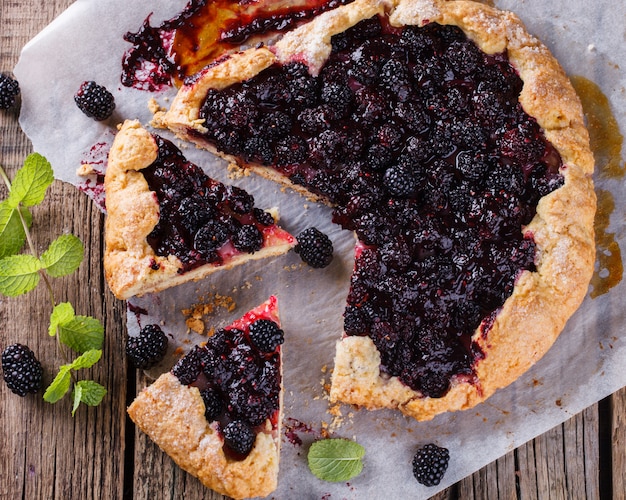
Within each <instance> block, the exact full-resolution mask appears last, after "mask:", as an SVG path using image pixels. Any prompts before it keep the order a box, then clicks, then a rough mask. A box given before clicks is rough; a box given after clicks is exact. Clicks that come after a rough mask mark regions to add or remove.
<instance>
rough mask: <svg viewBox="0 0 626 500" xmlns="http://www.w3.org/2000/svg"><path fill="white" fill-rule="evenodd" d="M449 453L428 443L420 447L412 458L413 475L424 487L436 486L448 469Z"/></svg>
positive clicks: (445, 449)
mask: <svg viewBox="0 0 626 500" xmlns="http://www.w3.org/2000/svg"><path fill="white" fill-rule="evenodd" d="M449 461H450V452H449V451H448V449H447V448H441V447H439V446H437V445H436V444H433V443H429V444H427V445H424V446H422V447H421V448H420V449H419V450H417V453H416V454H415V456H414V457H413V475H414V476H415V479H417V481H418V482H419V483H421V484H423V485H424V486H436V485H438V484H439V483H440V482H441V479H442V478H443V475H444V474H445V472H446V469H447V468H448V462H449Z"/></svg>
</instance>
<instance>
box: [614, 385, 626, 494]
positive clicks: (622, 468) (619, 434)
mask: <svg viewBox="0 0 626 500" xmlns="http://www.w3.org/2000/svg"><path fill="white" fill-rule="evenodd" d="M610 402H611V436H612V439H611V453H612V454H611V465H612V479H613V499H614V500H624V499H625V498H626V388H624V389H621V390H619V391H617V392H616V393H615V394H613V395H612V396H611V398H610Z"/></svg>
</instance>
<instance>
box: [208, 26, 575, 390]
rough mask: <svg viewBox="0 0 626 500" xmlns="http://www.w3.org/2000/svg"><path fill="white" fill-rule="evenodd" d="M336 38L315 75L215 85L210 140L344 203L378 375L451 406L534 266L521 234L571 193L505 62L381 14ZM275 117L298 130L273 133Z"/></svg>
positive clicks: (280, 71)
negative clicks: (456, 384)
mask: <svg viewBox="0 0 626 500" xmlns="http://www.w3.org/2000/svg"><path fill="white" fill-rule="evenodd" d="M331 43H332V52H331V54H330V56H329V58H328V60H327V62H326V63H325V65H324V66H323V67H322V68H321V70H320V72H319V75H317V76H315V77H313V76H307V75H306V74H305V73H304V72H303V65H302V64H301V63H288V64H285V65H278V64H276V65H273V66H271V67H270V68H268V69H266V70H264V71H263V72H261V73H259V74H258V75H257V76H255V77H253V78H251V79H250V80H247V81H245V82H242V83H239V84H235V85H232V86H230V87H227V88H225V89H223V90H221V91H214V90H212V91H210V92H209V93H208V95H207V99H206V101H205V102H204V104H203V106H202V107H201V110H200V114H201V118H203V119H205V120H206V126H207V128H208V129H209V132H208V133H207V134H206V135H205V136H204V139H205V140H207V141H209V142H212V143H213V144H215V145H216V147H217V148H218V149H221V150H222V151H224V152H226V153H229V154H234V155H239V156H242V157H243V158H249V159H252V161H257V162H258V163H260V164H263V165H271V166H272V168H274V169H276V170H277V171H278V172H280V173H281V174H283V175H285V176H286V177H288V178H289V179H290V181H291V182H293V183H296V184H300V185H302V186H304V187H305V188H306V189H307V190H309V191H311V192H313V193H315V194H318V195H320V196H322V197H324V198H325V199H326V200H328V201H329V202H331V203H332V204H333V205H334V212H333V221H334V222H336V223H337V224H340V225H341V227H343V228H345V229H349V230H352V231H355V232H356V234H357V236H358V239H359V245H358V247H357V250H356V258H355V270H354V274H353V276H352V280H351V289H350V293H349V296H348V303H347V307H346V311H345V315H344V317H345V325H344V326H345V331H346V333H347V334H348V335H363V336H368V337H370V338H371V339H372V341H373V343H374V344H375V345H376V347H377V348H378V350H379V352H380V355H381V369H382V371H383V372H385V373H387V374H388V375H390V376H396V377H398V378H399V379H400V380H401V381H402V382H403V383H405V384H406V385H408V386H409V387H411V388H412V389H414V390H416V391H419V392H420V393H421V394H423V395H424V396H430V397H441V396H443V395H445V394H446V393H447V391H448V389H449V388H450V385H451V383H452V381H454V380H456V379H461V380H469V381H471V380H472V378H473V376H474V364H475V362H476V360H478V359H481V357H482V356H483V353H482V352H481V350H480V348H479V347H478V345H477V343H476V339H475V337H474V335H475V333H476V332H479V334H482V335H488V331H489V327H490V325H491V324H492V319H491V318H493V317H494V314H496V313H497V311H498V309H499V308H500V307H502V305H503V304H504V302H505V300H506V299H507V298H508V297H509V296H510V295H511V293H512V291H513V288H514V286H515V281H516V279H517V278H518V276H519V275H520V273H522V272H524V271H530V272H532V271H534V270H535V263H534V260H535V243H534V241H533V239H532V236H531V235H527V234H525V231H524V229H525V226H526V225H528V224H529V222H530V221H531V220H532V218H533V217H534V215H535V212H536V207H537V203H538V201H539V199H540V198H541V197H543V196H546V195H547V194H549V193H551V192H552V191H554V190H555V189H558V188H559V187H560V186H561V185H562V184H563V182H564V179H563V177H562V175H561V174H560V168H561V167H562V162H561V158H560V156H559V154H558V152H557V151H556V149H555V148H554V147H553V146H552V145H551V144H550V143H549V142H547V140H546V139H545V136H544V134H543V131H542V130H541V127H540V126H539V125H538V124H537V122H536V120H535V119H534V118H532V117H530V116H529V115H528V114H526V113H525V111H524V110H523V108H522V107H521V105H520V103H519V100H518V96H519V93H520V91H521V89H522V86H523V82H522V81H521V79H520V78H519V75H518V74H517V72H516V70H515V68H514V67H513V66H512V65H511V64H510V63H509V61H508V59H507V56H506V54H505V53H502V54H492V55H487V54H485V53H483V52H482V51H480V50H479V48H478V47H477V46H476V45H475V44H474V43H473V42H472V41H471V40H469V39H468V38H467V37H466V35H465V34H464V33H463V32H462V30H461V29H459V28H457V27H455V26H443V25H438V24H435V23H431V24H427V25H426V26H424V27H415V26H407V27H404V28H395V27H392V26H390V25H389V23H388V21H387V20H386V19H385V18H383V17H378V16H377V17H374V18H372V19H369V20H366V21H362V22H361V23H358V24H357V25H355V26H354V27H352V28H350V29H348V30H347V31H345V32H343V33H341V34H338V35H336V36H334V37H332V39H331ZM242 109H243V110H245V120H244V119H240V118H238V115H239V113H242V115H243V111H241V110H242ZM270 111H271V112H272V113H281V116H283V115H286V117H287V118H288V119H287V118H285V117H282V118H281V120H282V121H281V123H283V126H284V127H285V129H286V127H287V123H288V122H290V123H291V128H290V129H289V131H287V132H284V133H282V134H281V135H280V136H278V135H277V136H274V135H272V134H269V135H267V134H264V133H263V127H262V123H263V120H264V117H265V116H266V114H267V113H268V112H270ZM233 115H234V118H233ZM281 130H282V129H281ZM261 139H262V140H261ZM255 142H256V143H258V144H262V149H259V150H257V151H255V150H254V148H251V145H252V144H254V143H255ZM285 144H287V147H286V146H285ZM289 144H291V145H292V146H289ZM244 145H245V146H244ZM285 152H293V153H294V154H293V155H285ZM255 158H256V159H257V160H255ZM259 158H260V160H258V159H259ZM270 158H272V160H271V161H270ZM298 242H299V246H297V247H296V251H299V252H300V254H301V255H307V256H308V255H309V254H308V252H309V250H304V247H305V245H304V243H305V242H306V238H303V237H299V238H298ZM310 255H311V259H310V260H311V262H314V263H320V264H321V263H326V256H327V254H326V253H325V252H324V251H321V252H318V251H317V250H315V249H313V250H312V251H311V253H310ZM305 260H306V259H305ZM481 325H482V326H481Z"/></svg>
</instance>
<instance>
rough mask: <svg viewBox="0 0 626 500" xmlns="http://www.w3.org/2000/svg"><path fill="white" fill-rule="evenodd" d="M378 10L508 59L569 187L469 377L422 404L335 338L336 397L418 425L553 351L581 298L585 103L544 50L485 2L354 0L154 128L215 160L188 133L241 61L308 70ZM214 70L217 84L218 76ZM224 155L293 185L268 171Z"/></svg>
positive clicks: (556, 197)
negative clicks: (451, 32)
mask: <svg viewBox="0 0 626 500" xmlns="http://www.w3.org/2000/svg"><path fill="white" fill-rule="evenodd" d="M382 12H386V13H388V15H389V19H390V22H391V24H392V25H395V26H401V25H419V26H421V25H425V24H428V23H430V22H437V23H440V24H452V25H456V26H458V27H460V28H461V29H462V30H463V31H464V32H465V33H466V34H467V35H468V36H469V37H470V38H471V39H472V40H473V41H474V42H475V43H476V44H477V45H478V46H479V47H480V48H481V49H482V50H483V51H484V52H486V53H490V54H493V53H497V52H503V51H506V52H507V54H508V57H509V60H510V62H511V64H512V65H513V66H514V67H515V68H516V69H517V71H518V72H519V75H520V77H521V79H522V81H523V83H524V85H523V89H522V91H521V94H520V97H519V99H520V103H521V104H522V106H523V108H524V110H525V111H526V112H527V113H528V114H529V115H531V116H532V117H534V118H535V119H536V120H537V122H538V123H539V125H540V126H541V127H542V129H543V131H544V132H545V135H546V138H547V139H548V140H549V141H550V142H551V143H552V144H553V145H554V147H555V148H556V149H557V150H558V152H559V153H560V155H561V158H562V160H563V165H564V166H563V168H562V171H561V173H562V175H563V177H564V185H563V186H562V187H561V188H559V189H558V190H556V191H554V192H552V193H550V194H549V195H547V196H545V197H544V198H542V199H541V200H540V202H539V205H538V207H537V213H536V216H535V218H534V219H533V220H532V221H531V223H530V224H529V225H528V226H527V227H526V228H524V232H525V233H526V234H528V235H532V237H533V239H534V241H535V243H536V247H537V255H536V268H537V271H536V272H528V271H525V272H523V273H522V274H521V275H520V276H519V277H518V279H517V281H516V285H515V289H514V291H513V294H512V295H511V296H510V297H509V298H508V299H507V301H506V302H505V303H504V305H503V307H502V308H501V310H500V311H499V312H498V314H497V316H496V318H495V320H494V321H493V325H492V326H491V327H490V328H488V329H486V332H483V331H482V330H483V329H482V328H481V327H479V328H478V329H477V330H476V332H475V333H474V336H473V340H474V341H475V342H476V343H477V344H478V346H479V347H480V348H481V349H482V351H483V353H484V357H483V358H481V359H479V360H477V361H476V362H475V365H474V368H475V377H473V378H472V379H471V380H470V379H458V380H454V381H453V383H452V387H451V389H450V390H449V392H448V393H447V394H446V395H445V396H444V397H442V398H437V399H433V398H428V397H423V396H422V395H421V394H420V393H419V392H415V391H412V390H410V389H409V388H408V387H406V386H405V385H403V384H402V383H400V382H399V381H398V380H397V379H396V378H395V377H388V376H386V375H384V374H383V373H381V371H380V356H379V354H378V352H377V350H376V348H375V346H374V344H373V342H372V341H371V340H370V339H369V338H368V337H344V338H343V339H341V341H339V342H338V345H337V353H336V358H335V368H334V371H333V376H332V386H331V390H330V398H331V401H342V402H346V403H351V404H355V405H359V406H363V407H366V408H369V409H375V408H397V409H399V410H400V411H402V412H403V413H405V414H407V415H410V416H411V417H414V418H416V419H418V420H428V419H431V418H433V417H434V416H435V415H437V414H439V413H442V412H446V411H452V410H462V409H467V408H470V407H473V406H475V405H476V404H478V403H480V402H481V401H484V400H485V399H486V398H488V397H489V396H490V395H492V394H493V393H494V392H495V391H496V390H497V389H499V388H502V387H505V386H507V385H509V384H510V383H512V382H513V381H515V380H516V379H517V378H519V377H520V376H521V375H522V374H523V373H524V372H526V371H527V370H528V369H529V368H530V367H531V366H532V365H533V364H534V363H535V362H536V361H537V360H539V359H540V358H541V357H542V356H543V355H544V354H545V352H546V351H547V350H548V349H549V348H550V347H551V346H552V345H553V343H554V342H555V341H556V339H557V337H558V335H559V333H560V332H561V331H562V330H563V328H564V326H565V323H566V322H567V320H568V319H569V318H570V316H571V315H572V314H573V313H574V311H575V310H576V309H577V308H578V307H579V305H580V304H581V302H582V300H583V299H584V297H585V295H586V292H587V288H588V283H589V280H590V279H591V275H592V273H593V267H594V260H595V243H594V230H593V220H594V215H595V209H596V197H595V193H594V189H593V183H592V180H591V175H592V173H593V169H594V160H593V155H592V153H591V151H590V148H589V136H588V132H587V130H586V128H585V126H584V119H583V113H582V107H581V104H580V101H579V99H578V97H577V95H576V93H575V91H574V89H573V87H572V85H571V83H570V82H569V80H568V78H567V76H566V75H565V73H564V71H563V69H562V68H561V67H560V65H559V63H558V62H557V61H556V59H555V58H554V57H553V56H552V55H551V54H550V52H549V50H548V49H547V48H546V47H545V46H544V45H543V44H542V43H541V42H540V41H539V40H537V39H536V38H535V37H533V36H531V35H530V34H529V33H528V32H527V31H526V29H525V27H524V25H523V23H522V22H521V21H520V19H519V18H518V17H517V16H515V15H514V14H512V13H510V12H505V11H501V10H498V9H495V8H492V7H489V6H487V5H484V4H482V3H477V2H472V1H465V0H457V1H445V0H389V1H377V0H356V1H355V2H353V3H351V4H348V5H345V6H342V7H338V8H337V9H335V10H333V11H329V12H326V13H324V14H322V15H320V16H319V17H317V18H316V19H314V20H313V21H311V22H310V23H308V24H306V25H304V26H302V27H301V28H298V29H296V30H295V31H292V32H290V33H288V34H286V35H285V36H284V37H283V38H282V39H281V40H280V41H279V42H277V43H276V44H275V45H274V46H272V47H270V48H267V47H262V48H259V49H249V50H248V51H245V52H243V53H240V54H233V55H231V56H229V57H228V59H227V60H226V62H225V63H223V64H216V65H214V66H212V67H209V68H207V70H205V71H204V72H203V73H202V74H200V75H199V76H198V77H197V78H196V79H195V81H194V82H193V83H191V84H189V85H187V86H184V87H183V88H181V90H180V91H179V93H178V96H177V97H176V99H175V100H174V102H173V103H172V106H171V108H170V110H169V111H168V112H167V113H165V114H159V115H157V116H156V117H155V120H156V122H157V123H159V124H161V125H164V126H167V127H169V128H170V129H172V130H173V131H174V132H176V133H177V134H178V135H179V136H180V137H182V138H184V139H188V140H191V141H193V142H196V143H197V144H199V145H200V146H201V147H205V148H207V149H210V150H212V151H214V152H215V150H214V148H213V147H212V146H211V145H210V144H208V143H206V142H204V141H202V139H200V138H198V136H197V134H193V133H192V132H193V131H194V130H197V131H202V130H203V128H202V127H203V125H202V121H201V120H199V114H198V112H199V105H197V103H200V102H202V100H203V99H204V96H205V95H206V91H207V89H209V88H214V87H216V86H217V85H219V84H220V82H222V81H226V80H228V81H230V80H231V79H236V78H237V76H238V75H243V74H244V73H243V72H242V69H243V67H244V66H243V65H244V62H246V64H247V62H248V61H257V60H262V63H258V66H256V67H254V68H250V67H249V66H246V72H245V75H246V76H245V77H241V76H240V77H239V80H244V79H246V78H249V77H250V76H251V75H250V70H252V69H254V70H256V71H257V72H258V71H261V70H262V69H264V68H265V67H267V66H269V65H270V64H272V62H274V61H278V62H281V63H284V62H287V61H301V62H305V63H307V64H308V65H309V67H310V68H311V72H312V73H315V72H317V71H319V68H320V67H321V65H322V64H323V62H324V61H325V59H326V57H327V56H328V53H329V51H330V36H331V35H332V34H335V33H339V32H341V31H344V30H345V29H347V28H349V27H351V26H353V25H354V24H356V23H357V22H359V21H360V20H362V19H366V18H369V17H372V16H373V15H375V14H377V13H382ZM257 56H258V57H257ZM223 72H225V73H226V74H227V75H228V76H227V77H226V76H225V75H224V73H223ZM218 74H219V75H220V76H219V79H217V76H215V75H218ZM223 156H224V155H223ZM227 158H229V159H230V160H231V161H236V162H237V163H239V164H241V165H242V166H244V167H248V168H251V169H252V170H254V171H256V172H258V173H259V174H261V175H263V176H266V177H270V178H272V179H274V180H276V181H278V182H281V183H283V184H287V185H290V183H289V181H288V180H287V179H286V178H284V177H282V176H280V175H279V174H277V173H276V172H275V171H273V170H271V169H267V168H263V167H260V166H258V165H247V164H245V163H242V161H241V159H238V158H233V157H230V156H227ZM292 187H294V188H295V189H296V190H298V191H300V192H303V191H304V189H303V188H301V187H297V186H292ZM309 195H310V193H309Z"/></svg>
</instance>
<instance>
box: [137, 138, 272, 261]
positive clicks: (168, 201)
mask: <svg viewBox="0 0 626 500" xmlns="http://www.w3.org/2000/svg"><path fill="white" fill-rule="evenodd" d="M154 137H155V140H156V142H157V145H158V151H159V154H158V157H157V159H156V161H155V162H154V163H153V164H152V165H150V166H149V167H147V168H145V169H143V170H142V173H143V175H144V177H145V179H146V181H147V182H148V186H149V188H150V190H151V191H153V192H154V193H156V196H157V199H158V202H159V222H158V223H157V225H156V227H155V228H154V229H153V230H152V232H151V233H150V234H149V235H148V243H149V244H150V245H151V246H152V249H153V250H154V252H155V253H156V254H157V255H159V256H168V255H174V256H176V257H178V259H179V260H180V261H181V263H182V267H181V270H180V272H181V273H184V272H186V271H189V270H191V269H194V268H196V267H198V266H201V265H204V264H207V263H213V264H215V265H220V264H222V263H223V262H224V260H225V259H228V258H229V256H230V255H232V254H236V253H254V252H257V251H258V250H260V249H261V248H262V247H263V246H264V242H265V239H264V238H265V236H264V234H265V233H266V232H268V231H271V226H273V225H274V219H273V217H272V215H271V214H269V213H267V212H264V211H263V210H261V209H258V208H255V207H254V198H253V197H252V195H250V194H249V193H247V192H246V191H244V190H243V189H241V188H238V187H236V186H230V187H229V186H225V185H224V184H222V183H220V182H218V181H216V180H213V179H211V178H209V177H208V176H207V175H206V174H205V173H204V172H203V171H202V169H201V168H200V167H198V166H197V165H195V164H193V163H191V162H189V161H188V160H187V159H186V158H185V157H184V156H183V154H182V153H181V151H180V150H179V149H178V148H176V146H174V145H173V144H172V143H171V142H170V141H168V140H166V139H163V138H162V137H159V136H154Z"/></svg>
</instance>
